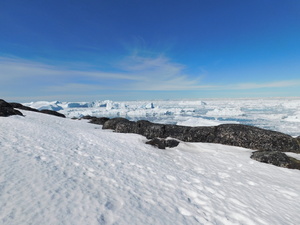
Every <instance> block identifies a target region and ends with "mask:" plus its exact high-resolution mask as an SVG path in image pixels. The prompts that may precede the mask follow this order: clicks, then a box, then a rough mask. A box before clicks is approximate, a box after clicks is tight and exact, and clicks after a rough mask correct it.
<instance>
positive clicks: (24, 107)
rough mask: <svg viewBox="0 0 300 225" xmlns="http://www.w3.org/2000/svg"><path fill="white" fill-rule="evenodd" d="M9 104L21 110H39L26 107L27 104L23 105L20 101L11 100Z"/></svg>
mask: <svg viewBox="0 0 300 225" xmlns="http://www.w3.org/2000/svg"><path fill="white" fill-rule="evenodd" d="M9 104H10V105H11V106H12V107H13V108H15V109H22V110H26V111H32V112H39V110H37V109H34V108H31V107H28V106H24V105H22V104H20V103H15V102H11V103H9Z"/></svg>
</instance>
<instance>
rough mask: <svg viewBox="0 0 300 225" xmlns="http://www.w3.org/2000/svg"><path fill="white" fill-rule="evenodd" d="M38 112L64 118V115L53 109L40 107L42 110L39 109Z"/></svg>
mask: <svg viewBox="0 0 300 225" xmlns="http://www.w3.org/2000/svg"><path fill="white" fill-rule="evenodd" d="M40 112H41V113H44V114H49V115H52V116H58V117H62V118H66V116H65V115H64V114H62V113H59V112H56V111H53V110H49V109H42V110H40Z"/></svg>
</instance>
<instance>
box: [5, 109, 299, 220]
mask: <svg viewBox="0 0 300 225" xmlns="http://www.w3.org/2000/svg"><path fill="white" fill-rule="evenodd" d="M22 112H23V114H24V115H26V116H25V117H20V116H11V117H8V118H3V117H0V151H1V154H0V171H1V173H0V224H3V225H8V224H9V225H14V224H16V225H17V224H18V225H19V224H34V225H35V224H36V225H40V224H51V225H52V224H68V225H69V224H70V225H77V224H78V225H79V224H80V225H82V224H89V225H93V224H126V225H128V224H164V225H165V224H167V225H168V224H170V225H174V224H249V225H252V224H253V225H257V224H263V225H270V224H272V225H276V224H295V225H296V224H300V171H299V170H290V169H285V168H279V167H275V166H272V165H268V164H263V163H259V162H256V161H254V160H251V159H250V155H251V152H252V151H251V150H248V149H244V148H238V147H231V146H224V145H218V144H206V143H180V145H179V146H178V147H176V148H174V149H167V150H159V149H156V148H154V147H152V146H150V145H146V144H145V143H144V142H145V141H146V139H145V138H144V137H142V136H139V135H136V134H120V133H114V132H112V131H109V130H102V129H101V126H97V125H93V124H89V123H87V121H86V120H80V121H78V120H71V119H69V118H67V119H63V118H59V117H54V116H50V115H45V114H39V113H34V112H28V111H22Z"/></svg>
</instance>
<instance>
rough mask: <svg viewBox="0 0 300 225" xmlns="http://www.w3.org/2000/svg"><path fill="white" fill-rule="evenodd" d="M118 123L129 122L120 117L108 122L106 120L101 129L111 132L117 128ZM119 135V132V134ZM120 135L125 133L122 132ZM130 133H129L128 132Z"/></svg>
mask: <svg viewBox="0 0 300 225" xmlns="http://www.w3.org/2000/svg"><path fill="white" fill-rule="evenodd" d="M120 122H129V120H127V119H125V118H121V117H117V118H113V119H110V120H107V121H106V122H105V123H104V124H103V127H102V129H111V130H115V129H116V127H117V124H118V123H120ZM120 133H121V132H120ZM122 133H126V132H122ZM130 133H131V132H130Z"/></svg>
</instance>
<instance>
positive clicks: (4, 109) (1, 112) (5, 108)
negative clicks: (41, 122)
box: [0, 99, 66, 118]
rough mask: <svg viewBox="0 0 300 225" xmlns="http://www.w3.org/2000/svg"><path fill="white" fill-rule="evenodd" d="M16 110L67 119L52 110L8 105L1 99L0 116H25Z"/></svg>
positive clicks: (16, 104) (15, 104) (18, 104)
mask: <svg viewBox="0 0 300 225" xmlns="http://www.w3.org/2000/svg"><path fill="white" fill-rule="evenodd" d="M16 109H21V110H27V111H32V112H38V113H44V114H49V115H53V116H58V117H63V118H65V117H66V116H65V115H64V114H62V113H59V112H56V111H52V110H40V111H39V110H37V109H33V108H30V107H28V106H24V105H22V104H20V103H15V102H13V103H8V102H6V101H4V100H2V99H0V116H3V117H7V116H12V115H19V116H23V114H22V113H21V112H20V111H19V110H16Z"/></svg>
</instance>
